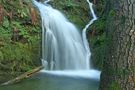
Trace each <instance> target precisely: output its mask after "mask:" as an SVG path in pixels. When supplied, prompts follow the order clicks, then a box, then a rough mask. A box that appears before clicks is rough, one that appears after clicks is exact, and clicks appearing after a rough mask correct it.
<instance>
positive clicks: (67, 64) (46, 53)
mask: <svg viewBox="0 0 135 90" xmlns="http://www.w3.org/2000/svg"><path fill="white" fill-rule="evenodd" d="M48 1H50V0H48ZM48 1H45V2H44V3H41V2H37V1H35V0H33V3H34V5H35V6H36V7H37V8H38V9H39V11H40V15H41V19H42V63H43V65H44V66H45V69H48V70H89V69H90V62H89V61H90V55H91V52H90V48H89V44H88V41H87V38H86V30H87V28H88V27H89V26H90V25H91V24H92V23H93V22H94V21H95V20H96V19H97V18H96V15H95V13H94V11H93V8H92V3H90V2H89V0H87V2H88V4H89V7H90V11H91V13H92V16H93V19H92V20H91V21H90V22H89V23H88V24H87V25H86V27H85V28H84V29H83V31H82V34H81V33H80V32H79V30H78V29H77V28H76V26H75V25H74V24H72V23H71V22H69V20H67V18H66V17H65V16H64V15H63V14H62V13H61V12H60V11H58V10H56V9H54V8H52V7H51V6H50V5H49V4H47V2H48Z"/></svg>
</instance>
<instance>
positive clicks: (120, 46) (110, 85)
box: [100, 0, 135, 90]
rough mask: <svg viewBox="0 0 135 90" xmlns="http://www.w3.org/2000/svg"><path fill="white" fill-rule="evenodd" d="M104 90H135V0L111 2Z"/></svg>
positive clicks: (102, 84)
mask: <svg viewBox="0 0 135 90" xmlns="http://www.w3.org/2000/svg"><path fill="white" fill-rule="evenodd" d="M108 4H109V5H107V6H109V8H110V9H109V12H108V19H107V24H108V25H107V26H106V27H107V28H106V30H107V39H108V40H107V45H106V46H107V49H106V50H107V52H106V59H105V61H104V68H103V71H102V74H101V84H100V89H101V90H135V0H108Z"/></svg>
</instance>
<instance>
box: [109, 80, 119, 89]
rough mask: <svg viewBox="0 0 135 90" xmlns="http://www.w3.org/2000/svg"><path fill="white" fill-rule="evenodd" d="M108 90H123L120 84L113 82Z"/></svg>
mask: <svg viewBox="0 0 135 90" xmlns="http://www.w3.org/2000/svg"><path fill="white" fill-rule="evenodd" d="M108 90H121V88H120V85H119V83H117V82H112V83H111V84H110V86H109V88H108Z"/></svg>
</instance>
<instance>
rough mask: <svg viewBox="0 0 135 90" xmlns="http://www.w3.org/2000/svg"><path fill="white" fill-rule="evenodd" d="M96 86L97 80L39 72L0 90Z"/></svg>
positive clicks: (87, 89) (63, 89)
mask: <svg viewBox="0 0 135 90" xmlns="http://www.w3.org/2000/svg"><path fill="white" fill-rule="evenodd" d="M98 86H99V80H98V79H91V78H87V77H80V76H69V75H68V76H66V75H55V74H51V73H45V72H42V73H41V72H40V73H38V74H36V75H35V76H33V77H31V78H29V79H27V80H23V81H22V82H20V83H17V84H14V85H8V86H1V87H0V90H98Z"/></svg>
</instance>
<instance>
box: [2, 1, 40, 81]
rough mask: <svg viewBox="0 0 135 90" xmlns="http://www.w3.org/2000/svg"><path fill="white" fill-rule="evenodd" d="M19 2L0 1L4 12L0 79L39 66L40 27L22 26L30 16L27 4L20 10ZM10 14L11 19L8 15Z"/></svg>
mask: <svg viewBox="0 0 135 90" xmlns="http://www.w3.org/2000/svg"><path fill="white" fill-rule="evenodd" d="M20 1H21V0H16V1H12V0H10V1H9V0H2V1H0V2H1V3H2V6H3V8H4V11H5V13H4V16H3V22H2V24H1V25H0V30H1V31H0V64H1V65H3V67H1V66H0V72H2V75H3V76H1V77H0V79H1V78H3V77H4V76H7V75H6V74H8V75H9V76H10V75H11V77H6V78H12V76H13V77H14V76H16V75H18V74H20V73H22V72H26V71H28V70H30V69H32V68H34V67H36V66H39V65H40V60H39V59H40V53H39V50H40V32H41V31H40V27H39V25H36V26H33V25H23V24H22V23H23V22H25V20H27V19H29V18H30V14H29V10H28V9H29V8H28V4H27V3H25V4H23V8H22V7H21V6H20ZM24 2H25V1H24ZM10 12H12V14H13V16H12V18H9V15H8V13H10ZM15 30H16V31H15ZM13 37H14V38H17V40H13V39H12V38H13ZM4 72H5V73H4ZM2 80H3V79H2Z"/></svg>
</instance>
